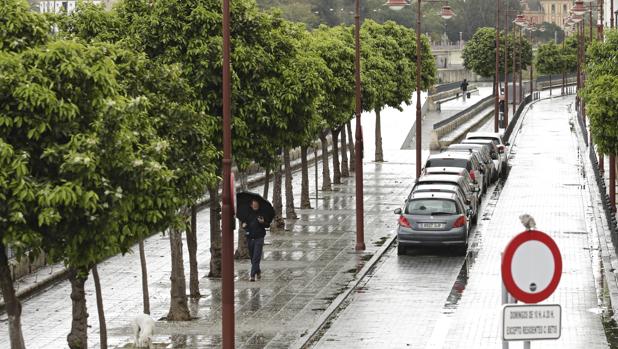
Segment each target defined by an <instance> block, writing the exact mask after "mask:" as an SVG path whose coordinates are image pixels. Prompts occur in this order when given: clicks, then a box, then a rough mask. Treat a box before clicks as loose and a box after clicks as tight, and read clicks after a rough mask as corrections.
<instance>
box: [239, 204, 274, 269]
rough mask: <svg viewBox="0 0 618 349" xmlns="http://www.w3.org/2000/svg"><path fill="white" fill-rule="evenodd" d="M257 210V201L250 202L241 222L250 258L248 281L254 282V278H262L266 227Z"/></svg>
mask: <svg viewBox="0 0 618 349" xmlns="http://www.w3.org/2000/svg"><path fill="white" fill-rule="evenodd" d="M259 210H260V203H259V202H258V201H257V200H251V209H250V210H249V213H248V214H247V217H246V218H245V221H244V222H242V227H243V228H244V229H245V230H246V234H247V244H248V247H249V256H250V257H251V274H250V277H251V278H250V279H249V281H255V279H256V277H257V279H258V280H259V279H260V278H261V277H262V270H261V269H260V261H261V260H262V250H263V249H264V237H265V236H266V227H268V223H267V222H266V220H265V219H264V217H262V216H261V215H260V212H259Z"/></svg>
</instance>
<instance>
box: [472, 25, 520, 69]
mask: <svg viewBox="0 0 618 349" xmlns="http://www.w3.org/2000/svg"><path fill="white" fill-rule="evenodd" d="M495 41H496V30H495V29H494V28H480V29H479V30H477V31H476V33H475V34H474V35H473V36H472V39H470V41H468V42H466V45H465V46H464V49H463V52H462V58H463V60H464V66H465V67H466V69H470V70H472V71H473V72H475V73H476V74H478V75H480V76H483V77H491V76H494V74H495V72H496V70H495V69H496V68H495V67H496V49H495ZM506 43H507V44H508V62H510V63H509V64H508V66H507V67H506V68H507V71H508V72H512V70H513V68H512V62H513V55H517V60H518V63H519V64H521V68H522V69H524V70H525V69H526V68H527V67H528V66H529V65H530V63H531V62H532V45H531V44H530V42H529V41H528V40H527V39H526V38H523V37H522V38H520V37H519V33H518V32H516V33H514V32H511V33H509V35H508V36H507V37H506ZM504 52H505V35H504V33H501V35H500V59H499V60H498V63H499V65H498V71H499V73H500V74H504ZM520 54H521V56H520ZM520 57H521V61H519V59H520Z"/></svg>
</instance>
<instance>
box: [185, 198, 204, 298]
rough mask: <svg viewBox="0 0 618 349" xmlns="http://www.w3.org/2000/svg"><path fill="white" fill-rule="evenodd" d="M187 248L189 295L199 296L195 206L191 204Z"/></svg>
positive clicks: (192, 296)
mask: <svg viewBox="0 0 618 349" xmlns="http://www.w3.org/2000/svg"><path fill="white" fill-rule="evenodd" d="M187 249H188V250H189V295H190V296H191V298H199V297H201V296H202V295H201V294H200V280H199V278H200V276H199V273H198V270H197V208H196V207H195V206H191V227H190V228H189V230H188V231H187Z"/></svg>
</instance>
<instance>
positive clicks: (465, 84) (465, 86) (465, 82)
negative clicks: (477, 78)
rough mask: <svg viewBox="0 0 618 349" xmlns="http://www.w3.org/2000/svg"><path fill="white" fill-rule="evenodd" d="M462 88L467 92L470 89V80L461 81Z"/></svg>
mask: <svg viewBox="0 0 618 349" xmlns="http://www.w3.org/2000/svg"><path fill="white" fill-rule="evenodd" d="M461 90H462V91H464V92H466V91H467V90H468V82H467V81H464V82H462V83H461Z"/></svg>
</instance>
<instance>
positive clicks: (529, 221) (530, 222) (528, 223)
mask: <svg viewBox="0 0 618 349" xmlns="http://www.w3.org/2000/svg"><path fill="white" fill-rule="evenodd" d="M519 220H520V221H521V224H523V225H524V227H526V229H527V230H534V229H536V222H535V221H534V218H533V217H532V216H531V215H529V214H527V213H524V214H522V215H521V216H519Z"/></svg>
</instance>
